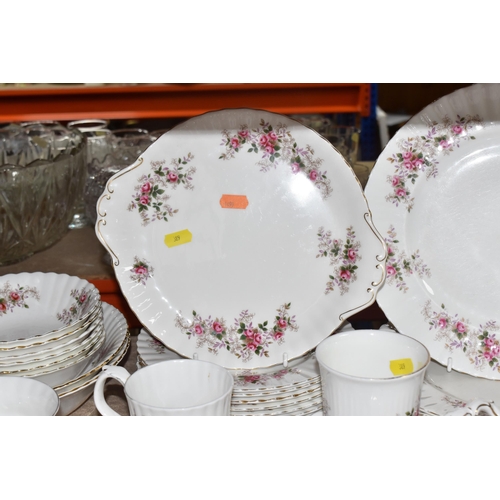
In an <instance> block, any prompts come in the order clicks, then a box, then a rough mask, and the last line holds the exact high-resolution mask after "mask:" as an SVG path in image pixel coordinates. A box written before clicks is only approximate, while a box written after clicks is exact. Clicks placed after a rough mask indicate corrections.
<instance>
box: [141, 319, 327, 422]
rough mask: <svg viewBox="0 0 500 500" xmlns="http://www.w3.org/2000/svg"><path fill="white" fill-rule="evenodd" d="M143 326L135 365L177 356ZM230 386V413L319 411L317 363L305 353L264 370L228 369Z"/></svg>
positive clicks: (255, 413)
mask: <svg viewBox="0 0 500 500" xmlns="http://www.w3.org/2000/svg"><path fill="white" fill-rule="evenodd" d="M180 357H181V356H179V355H178V354H177V353H175V352H173V351H171V350H170V349H168V348H167V347H165V346H164V345H163V344H162V343H161V342H159V341H158V340H156V339H155V338H154V337H153V336H152V335H151V334H150V333H148V331H147V330H146V329H144V328H143V329H142V330H141V332H140V334H139V337H138V339H137V367H138V368H142V367H144V366H148V365H152V364H154V363H158V362H160V361H166V360H171V359H179V358H180ZM231 372H232V374H233V376H234V389H233V397H232V401H231V415H234V416H251V415H256V416H257V415H277V416H278V415H282V416H286V415H312V414H315V413H318V412H319V413H321V412H322V408H323V404H322V392H321V379H320V374H319V366H318V363H317V362H316V358H315V356H314V355H313V354H309V355H307V356H305V357H304V358H302V359H300V360H299V361H298V362H296V363H295V364H293V366H291V367H287V368H283V366H281V368H279V369H278V370H276V371H270V372H266V373H262V372H259V373H258V372H256V371H252V370H231Z"/></svg>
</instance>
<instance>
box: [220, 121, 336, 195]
mask: <svg viewBox="0 0 500 500" xmlns="http://www.w3.org/2000/svg"><path fill="white" fill-rule="evenodd" d="M222 137H223V140H222V143H221V146H224V147H225V152H224V153H222V154H221V155H220V156H219V159H222V160H230V159H232V158H234V157H235V155H236V153H239V152H240V151H242V150H243V149H246V151H247V153H256V154H258V155H260V160H259V161H258V162H257V165H259V166H260V167H261V168H260V169H261V171H263V172H267V171H268V170H269V169H271V168H276V167H277V165H278V164H280V163H283V164H285V165H287V166H289V167H290V169H291V171H292V173H294V174H298V173H299V172H303V174H304V175H306V176H307V177H308V178H309V179H310V180H311V182H313V183H314V185H315V186H316V187H317V188H318V189H319V190H320V191H321V195H322V197H323V199H326V198H328V197H329V196H330V194H331V193H332V188H331V186H330V180H329V179H328V178H327V176H326V170H325V171H321V168H320V167H321V164H322V163H323V160H322V159H321V158H315V157H314V151H313V149H312V148H311V147H310V146H308V145H307V146H306V147H305V148H300V147H299V146H298V145H297V142H296V141H295V139H294V138H293V137H292V135H291V133H290V132H289V131H288V130H287V126H286V125H284V124H281V123H278V124H277V125H276V127H273V125H271V124H270V123H268V122H265V121H264V120H261V121H260V126H259V127H258V128H255V129H249V128H248V126H247V125H242V126H241V127H240V128H239V129H238V130H223V131H222Z"/></svg>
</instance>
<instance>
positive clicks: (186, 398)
mask: <svg viewBox="0 0 500 500" xmlns="http://www.w3.org/2000/svg"><path fill="white" fill-rule="evenodd" d="M108 378H114V379H116V380H118V382H120V383H121V384H123V386H124V390H125V396H126V398H127V402H128V406H129V410H130V415H137V416H142V415H152V416H171V415H172V416H173V415H185V416H193V415H207V416H209V415H210V416H216V415H229V414H230V407H231V396H232V392H233V385H234V379H233V376H232V375H231V374H230V373H229V371H228V370H226V369H225V368H224V367H222V366H219V365H216V364H214V363H209V362H208V361H198V360H194V359H175V360H168V361H162V362H160V363H155V364H154V365H150V366H146V367H145V368H141V369H140V370H138V371H136V372H134V373H133V374H132V375H130V373H129V372H128V371H127V370H126V369H125V368H122V367H121V366H105V367H104V368H103V371H102V373H101V374H100V375H99V377H98V379H97V382H96V385H95V388H94V402H95V405H96V408H97V410H98V411H99V413H100V414H101V415H104V416H118V415H119V414H118V413H117V412H115V411H114V410H112V409H111V408H110V407H109V405H108V404H107V403H106V401H105V399H104V384H105V382H106V380H107V379H108Z"/></svg>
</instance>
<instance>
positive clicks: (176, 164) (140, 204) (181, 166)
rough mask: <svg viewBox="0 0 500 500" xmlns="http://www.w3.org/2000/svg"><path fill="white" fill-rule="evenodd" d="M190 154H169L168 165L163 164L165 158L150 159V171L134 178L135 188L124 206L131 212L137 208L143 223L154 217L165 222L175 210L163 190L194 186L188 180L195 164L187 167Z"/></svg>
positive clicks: (149, 221)
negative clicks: (181, 156)
mask: <svg viewBox="0 0 500 500" xmlns="http://www.w3.org/2000/svg"><path fill="white" fill-rule="evenodd" d="M193 158H194V156H193V155H192V154H191V153H189V154H188V155H187V156H185V157H183V158H172V161H171V162H170V165H168V166H165V160H161V161H152V162H151V170H152V172H151V173H149V174H144V175H142V176H141V177H139V178H138V179H137V181H138V184H137V185H136V186H135V187H134V190H135V192H134V194H133V195H132V201H131V202H130V203H129V205H128V207H127V208H128V210H129V211H130V212H133V211H135V210H137V211H138V213H139V215H140V216H141V219H142V225H143V226H147V225H148V224H149V223H151V222H154V221H156V220H164V221H166V222H168V218H169V217H173V216H174V215H175V214H176V213H177V212H178V210H177V209H174V208H172V207H171V206H170V205H169V204H168V203H167V200H169V199H170V196H169V195H168V194H166V191H167V189H171V190H175V189H177V187H178V186H181V185H182V186H184V188H185V189H190V190H192V189H194V186H193V184H192V183H191V181H192V180H193V175H194V173H195V172H196V167H193V166H190V167H188V168H187V169H186V165H187V164H188V163H189V162H191V161H192V160H193Z"/></svg>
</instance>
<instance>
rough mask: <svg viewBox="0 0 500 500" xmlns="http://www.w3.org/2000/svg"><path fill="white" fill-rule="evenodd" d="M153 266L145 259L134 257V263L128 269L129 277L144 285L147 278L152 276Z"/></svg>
mask: <svg viewBox="0 0 500 500" xmlns="http://www.w3.org/2000/svg"><path fill="white" fill-rule="evenodd" d="M153 273H154V269H153V266H152V265H151V264H150V263H149V262H148V261H147V260H146V259H139V257H137V256H135V257H134V265H133V266H132V270H131V271H130V278H131V279H132V280H133V281H136V282H137V283H140V284H141V285H146V282H147V280H148V279H149V278H151V277H152V276H153Z"/></svg>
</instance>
